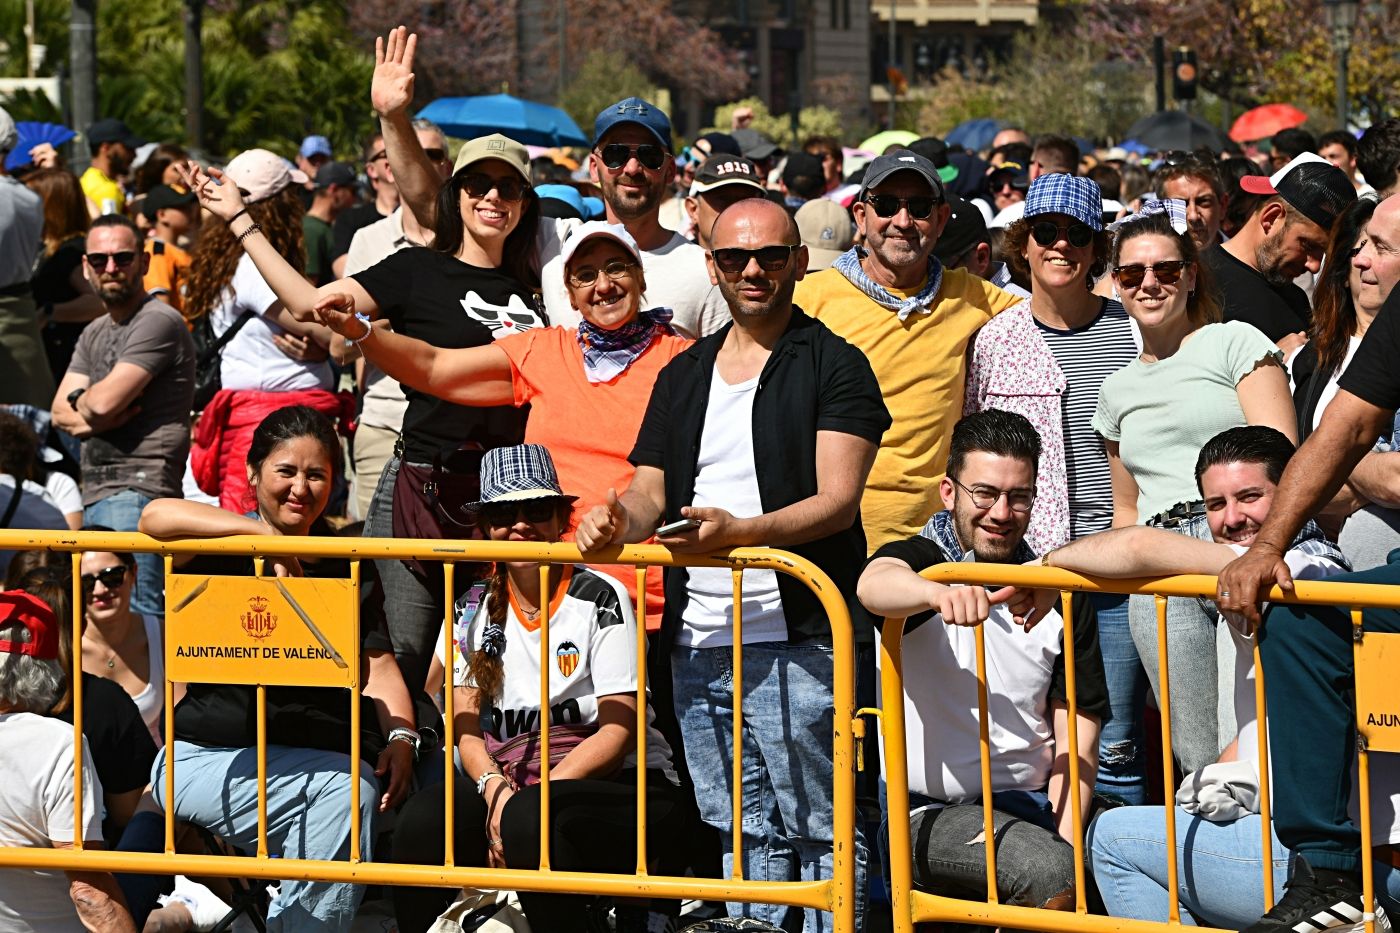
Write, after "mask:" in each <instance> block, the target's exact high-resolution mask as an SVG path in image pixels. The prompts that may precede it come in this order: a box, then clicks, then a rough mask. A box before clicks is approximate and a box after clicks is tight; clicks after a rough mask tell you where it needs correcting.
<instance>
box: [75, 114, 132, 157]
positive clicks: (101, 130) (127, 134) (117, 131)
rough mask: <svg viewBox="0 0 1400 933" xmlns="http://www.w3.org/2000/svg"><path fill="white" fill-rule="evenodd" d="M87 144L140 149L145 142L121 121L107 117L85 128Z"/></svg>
mask: <svg viewBox="0 0 1400 933" xmlns="http://www.w3.org/2000/svg"><path fill="white" fill-rule="evenodd" d="M87 138H88V142H89V143H92V144H93V145H100V144H102V143H123V144H125V145H126V147H127V148H128V149H133V150H135V149H140V148H141V147H142V146H144V145H146V141H145V140H144V139H142V138H141V137H140V136H137V135H136V134H135V133H133V132H131V127H129V126H127V125H126V124H125V123H123V122H122V121H121V120H118V119H116V118H114V117H108V118H107V119H105V120H98V121H97V122H96V123H94V124H93V125H92V126H89V127H88V128H87Z"/></svg>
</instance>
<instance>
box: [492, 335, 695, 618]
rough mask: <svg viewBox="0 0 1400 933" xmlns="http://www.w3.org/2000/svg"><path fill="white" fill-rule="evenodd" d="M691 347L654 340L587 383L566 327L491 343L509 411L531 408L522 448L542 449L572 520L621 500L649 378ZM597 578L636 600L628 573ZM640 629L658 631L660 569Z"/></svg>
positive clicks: (616, 569) (613, 568)
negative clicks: (574, 500) (505, 372)
mask: <svg viewBox="0 0 1400 933" xmlns="http://www.w3.org/2000/svg"><path fill="white" fill-rule="evenodd" d="M690 345H691V341H690V340H688V339H686V338H685V337H673V336H669V335H665V336H661V337H657V338H656V339H654V340H653V341H652V343H651V346H649V347H647V348H646V350H645V351H643V352H642V355H641V356H639V357H637V359H635V360H633V361H632V365H631V366H628V367H627V369H626V370H625V371H624V372H622V373H621V374H620V375H618V376H617V377H615V378H613V379H612V380H611V381H609V382H589V381H588V376H587V375H585V374H584V371H583V348H582V347H580V346H579V344H578V337H577V331H575V330H574V329H573V328H563V327H541V328H536V329H535V330H527V331H524V332H523V333H519V334H512V335H511V336H509V337H505V338H502V339H500V340H497V341H496V346H498V347H500V348H501V349H502V350H504V351H505V353H506V356H508V357H510V363H511V383H512V384H513V386H514V388H515V404H516V405H525V404H527V403H533V404H532V405H531V408H530V418H529V420H528V421H527V422H526V424H525V442H526V443H527V444H542V445H543V446H545V447H547V448H549V452H550V455H551V456H552V457H553V458H554V467H555V469H556V470H558V472H559V484H560V485H561V486H563V487H564V492H566V493H568V494H569V495H571V496H578V504H577V506H576V508H575V511H574V518H575V520H577V518H578V516H579V514H581V513H582V512H583V511H584V510H586V509H590V508H592V507H593V506H595V505H599V504H601V503H602V502H604V501H605V500H606V499H607V496H608V490H609V489H616V490H617V491H618V493H621V492H622V491H623V490H624V489H626V488H627V487H628V485H630V484H631V482H632V474H633V472H635V470H634V468H633V466H632V464H630V463H628V462H627V456H628V454H630V453H631V452H632V446H633V445H634V444H635V443H636V442H637V432H638V430H640V429H641V426H642V417H643V416H644V415H645V414H646V410H647V403H648V402H650V401H651V390H652V387H653V386H654V385H656V377H657V375H659V374H660V372H661V370H662V368H663V367H665V365H666V364H667V363H669V362H671V360H672V359H674V358H675V357H676V356H677V355H678V354H680V353H681V352H682V351H684V350H686V349H687V348H688V347H689V346H690ZM594 569H595V570H597V571H599V572H600V573H606V574H608V575H609V576H611V577H615V578H616V579H618V580H620V581H622V583H623V585H625V586H626V587H627V592H628V593H630V594H631V596H632V599H633V600H636V598H637V574H636V571H635V570H634V569H633V568H632V567H630V566H619V565H602V566H598V567H595V568H594ZM646 596H647V603H646V605H647V628H648V629H649V630H651V631H655V630H656V629H657V628H659V627H660V625H661V609H662V606H663V605H664V602H665V600H664V598H663V596H662V589H661V568H660V567H651V568H648V570H647V594H646Z"/></svg>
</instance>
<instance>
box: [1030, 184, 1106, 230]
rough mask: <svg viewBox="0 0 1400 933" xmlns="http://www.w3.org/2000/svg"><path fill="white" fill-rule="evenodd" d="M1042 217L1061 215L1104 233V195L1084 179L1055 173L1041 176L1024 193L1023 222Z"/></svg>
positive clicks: (1094, 185) (1096, 186)
mask: <svg viewBox="0 0 1400 933" xmlns="http://www.w3.org/2000/svg"><path fill="white" fill-rule="evenodd" d="M1041 214H1064V215H1066V216H1068V217H1073V218H1074V219H1075V220H1078V221H1082V222H1083V223H1085V224H1088V225H1089V227H1090V228H1092V229H1094V230H1102V229H1103V195H1102V194H1100V192H1099V186H1098V185H1096V184H1094V182H1092V181H1090V180H1089V179H1087V178H1080V177H1078V176H1076V175H1066V174H1064V173H1062V172H1056V173H1054V174H1051V175H1041V176H1040V177H1039V178H1037V179H1036V180H1035V181H1033V182H1031V187H1030V190H1029V191H1027V192H1026V212H1025V214H1024V215H1023V216H1024V217H1025V219H1026V220H1030V219H1031V218H1032V217H1037V216H1039V215H1041Z"/></svg>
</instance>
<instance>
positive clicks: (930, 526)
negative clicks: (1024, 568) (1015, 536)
mask: <svg viewBox="0 0 1400 933" xmlns="http://www.w3.org/2000/svg"><path fill="white" fill-rule="evenodd" d="M919 537H921V538H928V539H929V540H931V541H933V542H934V543H936V544H937V545H938V547H939V550H941V551H942V552H943V556H944V557H946V558H948V561H949V562H950V563H955V562H958V561H962V560H963V559H964V558H965V557H966V555H965V554H963V547H962V544H961V543H960V542H959V541H958V532H957V529H956V528H955V527H954V526H953V513H952V512H939V513H938V514H937V515H935V516H933V518H930V519H929V520H928V522H927V523H926V524H925V525H924V527H923V529H922V530H920V531H919ZM1035 558H1036V553H1035V552H1034V551H1032V550H1031V549H1030V545H1028V544H1026V542H1025V539H1024V538H1023V539H1022V540H1021V543H1020V544H1018V545H1016V553H1015V554H1013V555H1012V556H1011V560H1010V561H1008V563H1012V564H1024V563H1026V562H1027V561H1032V560H1035Z"/></svg>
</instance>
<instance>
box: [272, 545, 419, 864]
mask: <svg viewBox="0 0 1400 933" xmlns="http://www.w3.org/2000/svg"><path fill="white" fill-rule="evenodd" d="M350 601H351V602H352V603H353V604H354V606H355V637H356V639H358V638H359V636H360V562H359V561H358V560H352V561H351V562H350ZM356 645H357V646H358V645H359V642H358V640H357V641H356ZM355 657H356V660H357V661H360V660H361V659H360V656H359V652H358V651H356V652H355ZM362 669H363V663H357V664H356V665H355V669H354V670H352V671H351V672H350V861H351V862H352V863H354V862H358V861H360V764H361V762H360V686H361V683H360V682H361V680H362V678H361V673H362ZM258 690H259V691H261V690H262V688H261V687H259V688H258ZM261 716H262V714H261V713H259V722H260V723H261V721H262V719H261ZM390 777H392V775H390ZM262 792H264V793H265V791H262Z"/></svg>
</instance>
